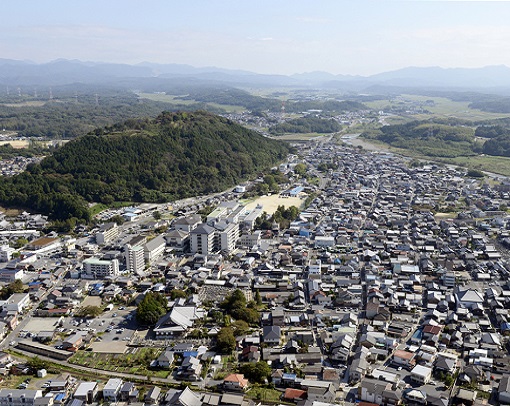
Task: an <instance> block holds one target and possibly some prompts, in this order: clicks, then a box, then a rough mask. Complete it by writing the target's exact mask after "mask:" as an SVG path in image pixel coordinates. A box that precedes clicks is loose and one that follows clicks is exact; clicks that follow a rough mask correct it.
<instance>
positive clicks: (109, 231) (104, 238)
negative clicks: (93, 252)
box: [96, 222, 120, 244]
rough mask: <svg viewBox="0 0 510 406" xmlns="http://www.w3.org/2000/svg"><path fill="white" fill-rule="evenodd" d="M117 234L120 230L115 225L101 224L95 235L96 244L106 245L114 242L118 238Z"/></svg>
mask: <svg viewBox="0 0 510 406" xmlns="http://www.w3.org/2000/svg"><path fill="white" fill-rule="evenodd" d="M119 233H120V229H119V227H118V226H117V223H113V222H112V223H106V224H103V225H102V226H101V227H100V228H99V231H98V232H97V233H96V243H98V244H108V243H109V242H110V241H113V240H115V239H116V238H117V237H118V236H119Z"/></svg>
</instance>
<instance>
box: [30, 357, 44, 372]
mask: <svg viewBox="0 0 510 406" xmlns="http://www.w3.org/2000/svg"><path fill="white" fill-rule="evenodd" d="M27 366H29V367H30V368H32V369H33V370H34V371H37V370H39V369H46V368H47V366H48V363H47V362H46V361H44V360H42V359H41V358H39V357H38V356H35V357H32V358H30V359H29V360H28V361H27Z"/></svg>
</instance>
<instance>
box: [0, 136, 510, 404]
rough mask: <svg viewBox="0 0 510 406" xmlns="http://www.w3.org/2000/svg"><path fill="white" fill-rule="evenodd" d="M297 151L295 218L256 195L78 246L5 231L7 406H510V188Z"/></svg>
mask: <svg viewBox="0 0 510 406" xmlns="http://www.w3.org/2000/svg"><path fill="white" fill-rule="evenodd" d="M296 149H297V152H296V154H295V155H293V156H291V157H290V158H289V160H288V161H287V162H286V163H285V164H282V165H280V166H279V167H278V168H274V170H275V171H276V172H278V173H281V174H282V176H283V175H284V177H285V179H286V180H285V182H283V183H281V184H280V185H279V187H280V191H279V192H272V196H271V197H272V198H274V199H275V201H277V202H278V205H280V202H281V205H283V206H284V205H285V202H292V203H293V205H294V203H295V205H296V207H297V208H298V209H299V210H298V211H297V213H298V215H297V217H296V218H292V219H285V217H284V216H282V218H277V217H276V216H273V217H271V215H273V214H274V213H273V212H270V210H269V208H268V207H264V206H263V205H262V204H260V203H259V202H258V201H253V198H252V200H249V199H246V198H245V197H243V195H244V193H245V191H246V190H250V189H251V188H254V187H255V186H256V184H257V183H260V182H262V181H263V180H262V179H257V180H254V181H251V182H248V183H247V184H246V185H240V186H239V187H238V188H236V189H234V190H231V191H227V192H224V193H221V194H216V195H214V196H205V197H196V198H195V199H186V200H185V201H181V202H172V203H168V204H144V205H139V206H136V207H123V208H115V209H108V210H106V211H103V212H101V213H99V214H98V215H97V224H96V225H94V226H93V227H87V226H84V225H83V226H82V225H77V227H76V229H75V230H74V232H73V233H70V234H68V235H62V234H57V233H56V232H53V233H50V234H45V233H44V232H43V230H44V229H45V227H46V225H47V218H45V217H43V216H40V215H37V214H31V213H27V212H23V213H18V214H15V215H13V214H10V213H7V212H6V213H2V214H0V262H1V264H0V279H1V281H2V283H3V284H4V287H3V289H2V293H3V294H4V299H3V300H2V301H1V303H0V304H1V308H2V311H1V314H0V320H1V322H0V334H1V335H2V337H3V341H2V342H1V343H0V347H1V348H2V350H3V351H2V352H0V371H2V373H3V375H4V382H2V383H1V384H0V388H1V389H0V406H2V405H13V404H16V405H22V404H25V405H26V404H30V405H52V404H66V405H67V404H69V405H72V406H81V405H83V404H98V403H102V404H107V403H108V404H109V403H116V404H117V403H124V404H141V403H145V404H150V405H168V406H173V405H181V406H201V405H211V406H213V405H214V406H218V405H236V406H240V405H255V404H296V405H299V406H324V405H327V404H344V405H345V404H356V403H359V404H360V405H364V406H367V405H437V406H446V405H460V404H464V405H482V404H493V405H496V404H510V354H509V347H508V337H509V335H510V316H509V309H510V284H509V283H508V275H509V272H510V262H509V259H510V253H509V251H508V250H509V247H510V216H509V214H508V212H507V207H508V206H509V203H510V181H509V180H507V179H506V178H502V177H500V178H494V177H484V178H472V177H468V176H467V174H466V170H465V169H461V168H457V167H453V166H446V165H440V164H435V163H428V162H416V161H415V160H410V159H406V158H403V157H400V156H398V155H396V154H392V153H389V152H377V151H375V152H370V151H366V150H363V149H362V148H356V147H352V146H349V145H346V144H342V143H340V142H339V141H338V139H336V138H335V137H322V138H318V139H317V140H314V141H311V142H307V143H301V144H298V145H296ZM297 165H304V166H305V167H306V173H305V175H303V174H299V173H298V172H299V171H298V170H297ZM283 206H282V207H283ZM298 206H299V207H298ZM278 210H280V208H279V209H278ZM282 210H283V209H282ZM275 212H276V211H275ZM279 213H281V212H279ZM119 218H120V221H119ZM259 219H262V220H263V221H260V220H259ZM280 220H281V221H280ZM285 220H288V221H285ZM264 221H265V222H266V223H269V224H268V227H264ZM161 301H162V302H161ZM147 309H149V310H147Z"/></svg>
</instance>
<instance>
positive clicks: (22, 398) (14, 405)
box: [0, 388, 42, 406]
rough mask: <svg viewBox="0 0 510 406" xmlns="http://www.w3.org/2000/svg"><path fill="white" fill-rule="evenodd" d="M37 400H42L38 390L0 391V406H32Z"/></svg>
mask: <svg viewBox="0 0 510 406" xmlns="http://www.w3.org/2000/svg"><path fill="white" fill-rule="evenodd" d="M38 398H42V392H41V391H40V390H28V389H10V388H8V389H0V406H33V405H34V403H35V400H36V399H38Z"/></svg>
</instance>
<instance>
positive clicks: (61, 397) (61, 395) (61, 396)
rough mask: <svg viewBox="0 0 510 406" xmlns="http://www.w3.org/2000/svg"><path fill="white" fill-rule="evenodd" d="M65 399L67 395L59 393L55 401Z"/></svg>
mask: <svg viewBox="0 0 510 406" xmlns="http://www.w3.org/2000/svg"><path fill="white" fill-rule="evenodd" d="M64 398H65V395H64V394H63V393H57V394H56V395H55V400H56V401H62V400H64Z"/></svg>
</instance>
